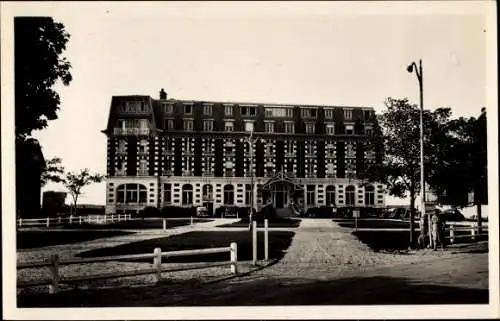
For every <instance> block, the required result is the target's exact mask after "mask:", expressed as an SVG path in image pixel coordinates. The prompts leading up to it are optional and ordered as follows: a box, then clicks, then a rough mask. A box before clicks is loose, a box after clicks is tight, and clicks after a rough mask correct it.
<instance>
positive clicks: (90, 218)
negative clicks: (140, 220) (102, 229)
mask: <svg viewBox="0 0 500 321" xmlns="http://www.w3.org/2000/svg"><path fill="white" fill-rule="evenodd" d="M130 220H132V217H131V216H130V214H110V215H95V214H94V215H79V216H73V215H70V216H58V217H44V218H29V219H26V218H18V219H17V226H18V227H36V226H45V227H51V226H57V225H62V224H70V225H73V224H83V223H87V224H92V223H95V224H103V223H104V224H106V223H115V222H124V221H130Z"/></svg>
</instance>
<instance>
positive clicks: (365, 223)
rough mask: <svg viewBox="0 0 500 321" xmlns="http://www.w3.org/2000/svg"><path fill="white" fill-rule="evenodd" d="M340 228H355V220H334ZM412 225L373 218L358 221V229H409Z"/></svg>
mask: <svg viewBox="0 0 500 321" xmlns="http://www.w3.org/2000/svg"><path fill="white" fill-rule="evenodd" d="M333 221H334V222H335V223H337V224H338V225H339V226H340V227H347V228H354V227H355V224H356V223H355V220H354V219H348V220H346V219H343V220H333ZM409 227H410V223H409V222H404V221H392V220H381V219H371V218H361V219H358V228H409Z"/></svg>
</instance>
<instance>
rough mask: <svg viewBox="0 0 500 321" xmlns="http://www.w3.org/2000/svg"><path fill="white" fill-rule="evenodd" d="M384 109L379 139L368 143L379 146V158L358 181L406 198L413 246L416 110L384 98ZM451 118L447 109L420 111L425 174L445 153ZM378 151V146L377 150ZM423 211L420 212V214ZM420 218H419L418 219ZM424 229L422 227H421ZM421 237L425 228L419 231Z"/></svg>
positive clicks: (416, 180) (417, 167) (417, 162)
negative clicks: (448, 125) (422, 122)
mask: <svg viewBox="0 0 500 321" xmlns="http://www.w3.org/2000/svg"><path fill="white" fill-rule="evenodd" d="M385 105H386V107H387V110H386V111H385V112H384V113H383V114H382V115H380V116H379V117H378V120H377V123H378V125H379V126H380V128H381V133H380V134H381V135H380V139H379V140H378V141H377V140H375V141H372V142H371V144H376V145H378V146H380V145H381V143H382V144H383V157H382V159H381V161H380V162H376V163H375V165H371V166H367V167H366V169H365V170H364V171H363V172H362V173H360V176H361V178H363V179H365V180H367V181H370V182H373V181H378V182H383V183H384V184H385V185H386V186H387V190H388V192H389V194H390V195H393V196H396V197H406V196H407V194H409V196H410V246H413V245H414V243H415V239H414V233H415V227H414V225H415V224H414V215H415V201H416V197H417V195H418V193H420V189H421V186H420V109H419V108H418V107H417V106H416V105H411V104H410V103H409V102H408V99H406V98H404V99H393V98H388V99H387V100H386V101H385ZM450 115H451V110H450V109H449V108H438V109H437V110H435V111H433V112H430V111H424V115H423V120H424V129H425V130H424V146H425V150H424V155H425V160H424V162H425V164H426V167H427V169H426V173H427V172H429V171H430V170H431V167H432V166H433V157H434V155H436V154H439V153H441V152H442V151H443V150H445V148H444V146H445V145H446V143H447V141H446V135H445V133H446V124H447V122H448V120H449V117H450ZM378 148H379V149H380V147H378ZM423 210H424V209H422V212H423ZM422 217H423V216H422ZM421 226H422V227H424V225H423V224H421ZM420 231H421V234H422V235H425V228H421V229H420Z"/></svg>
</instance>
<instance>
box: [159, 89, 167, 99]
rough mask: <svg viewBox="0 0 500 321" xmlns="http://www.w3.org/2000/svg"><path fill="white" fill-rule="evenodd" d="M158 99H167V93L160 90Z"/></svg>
mask: <svg viewBox="0 0 500 321" xmlns="http://www.w3.org/2000/svg"><path fill="white" fill-rule="evenodd" d="M160 99H161V100H166V99H167V92H166V91H165V90H164V89H163V88H162V89H161V90H160Z"/></svg>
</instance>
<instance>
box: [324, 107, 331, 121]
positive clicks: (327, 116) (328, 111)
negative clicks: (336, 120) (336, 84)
mask: <svg viewBox="0 0 500 321" xmlns="http://www.w3.org/2000/svg"><path fill="white" fill-rule="evenodd" d="M325 118H326V119H332V118H333V109H325Z"/></svg>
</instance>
